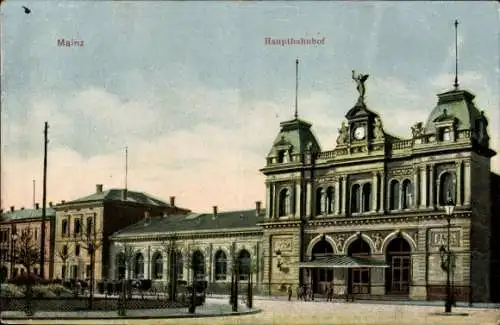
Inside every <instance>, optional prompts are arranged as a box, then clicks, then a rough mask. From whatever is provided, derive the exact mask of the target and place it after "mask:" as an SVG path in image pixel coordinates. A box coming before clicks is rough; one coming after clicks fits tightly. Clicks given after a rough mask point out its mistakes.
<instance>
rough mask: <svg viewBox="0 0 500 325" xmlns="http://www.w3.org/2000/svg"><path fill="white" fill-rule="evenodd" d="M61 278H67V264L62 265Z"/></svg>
mask: <svg viewBox="0 0 500 325" xmlns="http://www.w3.org/2000/svg"><path fill="white" fill-rule="evenodd" d="M61 278H62V279H63V280H64V279H66V265H63V266H62V267H61Z"/></svg>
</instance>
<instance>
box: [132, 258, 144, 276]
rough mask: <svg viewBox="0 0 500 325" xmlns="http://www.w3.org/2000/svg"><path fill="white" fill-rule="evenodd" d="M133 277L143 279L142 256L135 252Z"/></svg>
mask: <svg viewBox="0 0 500 325" xmlns="http://www.w3.org/2000/svg"><path fill="white" fill-rule="evenodd" d="M134 278H135V279H143V278H144V256H142V254H141V253H137V254H136V255H135V259H134Z"/></svg>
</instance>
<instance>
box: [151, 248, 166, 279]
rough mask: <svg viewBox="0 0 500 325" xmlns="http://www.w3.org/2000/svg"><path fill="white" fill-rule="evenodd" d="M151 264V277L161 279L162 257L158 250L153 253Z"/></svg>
mask: <svg viewBox="0 0 500 325" xmlns="http://www.w3.org/2000/svg"><path fill="white" fill-rule="evenodd" d="M151 264H152V265H151V266H152V267H153V279H156V280H158V279H162V278H163V257H162V256H161V253H160V252H156V253H155V254H154V255H153V260H152V262H151Z"/></svg>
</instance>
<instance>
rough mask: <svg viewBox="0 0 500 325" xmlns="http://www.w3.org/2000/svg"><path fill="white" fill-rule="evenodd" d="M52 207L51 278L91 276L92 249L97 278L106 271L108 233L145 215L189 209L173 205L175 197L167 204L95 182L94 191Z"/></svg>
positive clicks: (140, 193) (137, 193)
mask: <svg viewBox="0 0 500 325" xmlns="http://www.w3.org/2000/svg"><path fill="white" fill-rule="evenodd" d="M55 210H56V225H55V247H54V256H55V259H54V277H55V278H59V279H79V280H84V279H89V278H90V277H91V268H92V263H91V254H90V251H92V250H93V251H94V252H95V253H94V254H95V255H94V256H95V263H94V278H95V279H96V280H99V279H102V277H103V275H104V276H105V275H106V274H107V270H108V268H109V267H110V265H109V263H108V256H109V254H110V251H109V236H111V234H113V233H114V232H116V231H117V230H119V229H122V228H125V227H127V226H129V225H131V224H135V223H137V222H138V221H140V220H142V218H143V217H144V215H145V214H146V215H151V216H161V215H163V214H174V213H175V214H185V213H188V212H189V210H187V209H183V208H180V207H177V206H176V205H175V197H171V198H170V203H166V202H163V201H161V200H159V199H156V198H154V197H152V196H150V195H148V194H146V193H142V192H136V191H130V190H127V189H109V190H104V189H103V185H102V184H98V185H96V190H95V192H94V193H93V194H90V195H88V196H85V197H82V198H79V199H76V200H73V201H70V202H65V201H62V202H61V203H60V204H58V205H57V206H56V207H55Z"/></svg>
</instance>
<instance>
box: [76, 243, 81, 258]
mask: <svg viewBox="0 0 500 325" xmlns="http://www.w3.org/2000/svg"><path fill="white" fill-rule="evenodd" d="M75 255H76V256H80V245H78V244H76V246H75Z"/></svg>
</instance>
